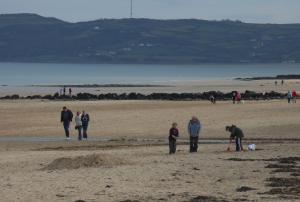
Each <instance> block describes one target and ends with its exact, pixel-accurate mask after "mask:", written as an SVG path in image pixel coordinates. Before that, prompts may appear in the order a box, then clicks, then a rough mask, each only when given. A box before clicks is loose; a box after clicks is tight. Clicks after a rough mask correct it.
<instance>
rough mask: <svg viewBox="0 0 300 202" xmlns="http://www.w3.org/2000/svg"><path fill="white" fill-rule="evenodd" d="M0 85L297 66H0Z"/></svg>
mask: <svg viewBox="0 0 300 202" xmlns="http://www.w3.org/2000/svg"><path fill="white" fill-rule="evenodd" d="M0 72H1V74H0V85H39V84H40V85H47V84H116V83H117V84H124V83H127V84H160V83H168V82H175V81H195V80H207V79H231V78H236V77H253V76H275V75H278V74H300V64H236V65H231V64H230V65H229V64H224V65H222V64H217V65H214V64H202V65H140V64H134V65H131V64H39V63H0Z"/></svg>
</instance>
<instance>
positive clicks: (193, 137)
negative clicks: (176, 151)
mask: <svg viewBox="0 0 300 202" xmlns="http://www.w3.org/2000/svg"><path fill="white" fill-rule="evenodd" d="M200 131H201V124H200V121H199V120H198V118H197V117H195V116H193V117H192V119H191V120H190V121H189V124H188V132H189V135H190V152H191V153H192V152H197V150H198V139H199V134H200Z"/></svg>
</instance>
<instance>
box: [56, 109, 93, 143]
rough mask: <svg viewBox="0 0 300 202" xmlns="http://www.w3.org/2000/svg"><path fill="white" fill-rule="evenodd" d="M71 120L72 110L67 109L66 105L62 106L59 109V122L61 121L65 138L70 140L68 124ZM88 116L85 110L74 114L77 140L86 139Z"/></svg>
mask: <svg viewBox="0 0 300 202" xmlns="http://www.w3.org/2000/svg"><path fill="white" fill-rule="evenodd" d="M72 120H73V112H72V111H71V110H69V109H68V108H67V107H63V110H62V111H61V123H63V127H64V130H65V135H66V139H67V140H70V139H71V138H70V124H71V122H72ZM89 121H90V116H89V114H87V113H86V112H85V111H82V113H80V112H79V111H78V112H77V113H76V116H75V129H76V130H78V140H79V141H80V140H87V138H88V134H87V130H88V126H89Z"/></svg>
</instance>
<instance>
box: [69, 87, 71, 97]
mask: <svg viewBox="0 0 300 202" xmlns="http://www.w3.org/2000/svg"><path fill="white" fill-rule="evenodd" d="M69 96H70V97H71V96H72V88H69Z"/></svg>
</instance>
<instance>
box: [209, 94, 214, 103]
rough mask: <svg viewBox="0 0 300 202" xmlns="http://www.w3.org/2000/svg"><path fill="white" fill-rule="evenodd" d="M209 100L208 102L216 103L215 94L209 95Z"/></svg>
mask: <svg viewBox="0 0 300 202" xmlns="http://www.w3.org/2000/svg"><path fill="white" fill-rule="evenodd" d="M209 100H210V102H211V103H212V104H216V98H215V96H213V95H211V96H209Z"/></svg>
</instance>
